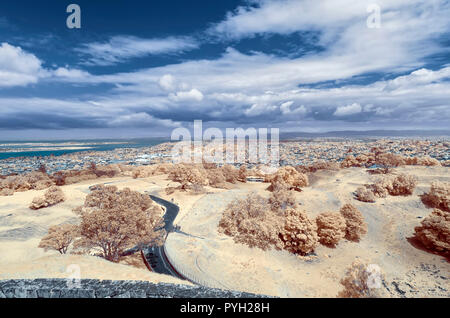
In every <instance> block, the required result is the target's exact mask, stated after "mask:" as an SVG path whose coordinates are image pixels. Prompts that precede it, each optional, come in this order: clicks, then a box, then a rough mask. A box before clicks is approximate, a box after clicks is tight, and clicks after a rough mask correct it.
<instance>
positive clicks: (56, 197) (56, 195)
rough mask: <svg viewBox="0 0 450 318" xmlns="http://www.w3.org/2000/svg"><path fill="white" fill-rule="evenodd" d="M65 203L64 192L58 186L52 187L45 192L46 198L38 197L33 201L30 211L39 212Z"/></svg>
mask: <svg viewBox="0 0 450 318" xmlns="http://www.w3.org/2000/svg"><path fill="white" fill-rule="evenodd" d="M63 201H65V196H64V193H63V192H62V190H61V189H60V188H59V187H57V186H52V187H51V188H49V189H48V190H47V191H46V192H45V194H44V197H36V198H34V199H33V201H32V202H31V205H30V209H32V210H38V209H42V208H46V207H49V206H52V205H55V204H58V203H60V202H63Z"/></svg>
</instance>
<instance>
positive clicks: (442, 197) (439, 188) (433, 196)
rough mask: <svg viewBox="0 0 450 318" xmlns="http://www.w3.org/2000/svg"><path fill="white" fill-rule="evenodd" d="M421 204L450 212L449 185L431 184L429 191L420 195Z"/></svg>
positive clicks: (441, 183)
mask: <svg viewBox="0 0 450 318" xmlns="http://www.w3.org/2000/svg"><path fill="white" fill-rule="evenodd" d="M422 202H423V203H424V204H425V205H427V206H429V207H432V208H436V209H440V210H442V211H447V212H450V183H448V182H433V183H431V187H430V191H429V192H428V193H425V194H424V195H422Z"/></svg>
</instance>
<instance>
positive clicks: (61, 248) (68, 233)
mask: <svg viewBox="0 0 450 318" xmlns="http://www.w3.org/2000/svg"><path fill="white" fill-rule="evenodd" d="M77 235H78V226H76V225H72V224H62V225H55V226H51V227H50V228H49V230H48V234H47V235H46V236H44V237H43V238H42V240H41V242H40V243H39V246H38V247H39V248H43V249H44V250H45V251H48V250H55V251H58V252H59V253H61V254H66V252H67V249H68V247H69V246H70V244H72V242H73V241H74V239H75V238H76V237H77Z"/></svg>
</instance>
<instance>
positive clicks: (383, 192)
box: [356, 174, 417, 202]
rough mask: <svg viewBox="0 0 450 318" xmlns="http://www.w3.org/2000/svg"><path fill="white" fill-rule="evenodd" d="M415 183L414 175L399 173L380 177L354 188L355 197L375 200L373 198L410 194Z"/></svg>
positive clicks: (367, 200)
mask: <svg viewBox="0 0 450 318" xmlns="http://www.w3.org/2000/svg"><path fill="white" fill-rule="evenodd" d="M416 185H417V178H416V177H414V176H410V175H406V174H400V175H398V176H395V177H392V176H389V177H382V178H380V179H378V180H377V181H376V182H375V183H374V184H370V185H365V186H364V187H360V188H358V189H357V190H356V199H357V200H359V201H362V202H375V198H385V197H387V196H388V194H390V195H394V196H395V195H411V194H412V193H413V192H414V189H415V187H416Z"/></svg>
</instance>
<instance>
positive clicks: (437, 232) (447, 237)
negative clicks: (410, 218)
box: [414, 209, 450, 255]
mask: <svg viewBox="0 0 450 318" xmlns="http://www.w3.org/2000/svg"><path fill="white" fill-rule="evenodd" d="M414 230H415V236H416V238H417V239H418V240H419V241H420V242H421V243H422V244H423V245H424V246H425V247H426V248H428V249H429V250H431V251H436V252H440V253H444V254H447V255H450V212H449V211H441V210H439V209H434V210H433V212H432V213H431V214H430V215H429V216H427V217H426V218H425V219H423V221H422V223H421V225H420V226H417V227H416V228H415V229H414Z"/></svg>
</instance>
